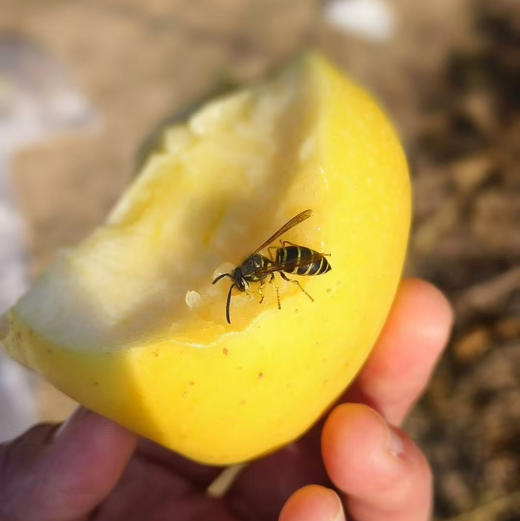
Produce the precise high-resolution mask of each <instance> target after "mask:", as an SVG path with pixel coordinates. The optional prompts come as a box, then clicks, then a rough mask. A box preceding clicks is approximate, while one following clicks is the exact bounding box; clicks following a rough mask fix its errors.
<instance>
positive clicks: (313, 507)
mask: <svg viewBox="0 0 520 521" xmlns="http://www.w3.org/2000/svg"><path fill="white" fill-rule="evenodd" d="M279 521H345V513H344V512H343V505H342V504H341V500H340V498H339V497H338V495H337V494H336V492H334V491H333V490H331V489H330V488H326V487H321V486H319V485H308V486H306V487H303V488H301V489H299V490H297V491H296V492H295V493H294V494H293V495H292V496H291V497H290V498H289V499H288V500H287V502H286V503H285V505H284V507H283V509H282V512H281V513H280V518H279Z"/></svg>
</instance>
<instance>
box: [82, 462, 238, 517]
mask: <svg viewBox="0 0 520 521" xmlns="http://www.w3.org/2000/svg"><path fill="white" fill-rule="evenodd" d="M89 519H90V518H89ZM159 519H161V520H166V519H169V520H175V521H202V520H208V519H211V521H236V518H235V517H233V516H232V515H231V513H230V512H229V510H228V508H227V506H226V505H225V503H224V502H222V501H219V500H216V499H214V498H210V497H208V496H206V495H205V494H203V493H201V492H200V491H197V490H196V489H195V488H194V487H193V486H192V485H191V483H190V482H189V481H188V480H187V479H185V478H183V477H182V476H180V475H178V474H176V473H174V472H172V471H171V469H170V468H169V467H168V466H167V465H164V464H163V463H160V462H158V461H157V462H156V461H153V460H150V459H147V458H143V457H141V456H140V455H136V456H135V457H133V458H132V460H131V461H130V463H129V464H128V466H127V468H126V469H125V472H124V473H123V476H122V477H121V479H120V480H119V482H118V483H117V486H116V487H115V489H114V490H113V491H112V493H111V494H110V496H109V497H108V498H107V499H106V500H105V501H104V502H103V503H102V504H101V506H100V507H99V508H98V509H97V510H96V515H95V516H94V518H93V519H92V521H115V520H124V521H145V520H146V521H151V520H157V521H158V520H159Z"/></svg>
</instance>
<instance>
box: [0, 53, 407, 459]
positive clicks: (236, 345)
mask: <svg viewBox="0 0 520 521" xmlns="http://www.w3.org/2000/svg"><path fill="white" fill-rule="evenodd" d="M306 209H311V210H312V215H311V216H310V217H309V218H308V219H306V220H304V221H303V222H301V223H299V224H298V225H297V226H295V227H293V228H292V229H291V230H290V231H288V232H287V233H286V234H284V235H283V236H282V237H281V238H282V239H284V240H288V241H291V242H293V243H296V244H299V245H302V246H305V247H308V248H312V249H313V250H316V251H318V252H322V253H328V254H330V256H329V257H327V259H328V261H329V262H330V265H331V266H332V269H331V271H329V272H328V273H324V274H321V275H319V276H297V275H290V277H291V278H293V279H297V280H298V281H299V282H300V283H301V285H302V287H303V288H304V290H305V291H306V292H308V293H309V294H310V295H311V296H312V297H313V299H314V301H313V302H312V301H311V300H310V299H309V298H308V297H307V296H306V295H305V294H304V293H303V292H302V291H300V289H299V288H298V287H297V286H296V285H295V284H290V283H288V282H286V281H284V280H283V279H282V278H281V277H280V276H279V274H276V285H277V286H278V287H279V293H280V302H281V309H278V305H277V298H276V291H275V286H274V284H272V283H269V282H268V283H266V284H265V286H264V294H265V298H264V300H263V302H262V303H261V304H260V303H259V295H258V293H257V289H258V286H259V284H258V283H251V290H252V291H251V292H250V294H246V292H240V291H237V290H233V296H232V299H231V309H230V312H231V324H228V323H227V321H226V314H225V307H226V297H227V292H228V289H229V287H230V284H231V281H230V280H229V279H227V278H224V279H223V280H221V281H219V282H218V283H217V284H215V285H213V284H212V280H213V279H214V278H215V277H216V276H217V275H218V274H220V273H223V272H226V271H230V270H232V269H233V267H234V266H237V265H239V264H240V263H241V262H242V261H243V260H244V259H245V258H247V256H248V255H250V254H251V253H252V252H253V251H254V250H255V249H256V248H258V247H259V246H260V245H261V244H262V243H263V242H264V241H265V240H266V239H267V238H268V237H269V236H270V235H271V234H272V233H273V232H274V231H275V230H277V229H278V228H279V227H280V226H282V225H283V224H284V223H285V222H287V221H288V220H289V219H290V218H292V217H293V216H295V215H296V214H298V213H299V212H301V211H303V210H306ZM410 212H411V210H410V185H409V177H408V170H407V165H406V160H405V156H404V154H403V151H402V149H401V146H400V144H399V141H398V138H397V137H396V133H395V131H394V129H393V128H392V126H391V124H390V123H389V121H388V119H387V118H386V116H385V115H384V114H383V112H382V111H381V109H380V108H379V107H378V106H377V104H376V103H374V101H373V100H372V99H371V98H370V97H369V96H368V95H367V94H366V93H365V92H364V91H363V90H362V89H361V88H360V87H358V86H357V85H355V84H354V83H353V82H352V81H350V80H349V79H347V78H346V77H345V76H344V75H343V74H341V73H340V72H339V71H338V70H337V69H335V68H334V67H333V66H332V65H331V64H330V63H329V62H328V61H326V60H325V59H324V58H323V57H321V56H319V55H317V54H314V53H309V54H306V55H304V56H302V57H300V58H298V59H297V60H295V61H294V62H292V63H291V64H290V65H288V66H287V67H286V68H285V69H284V70H282V71H280V72H279V73H277V74H276V75H275V76H274V77H273V78H271V79H269V80H268V81H266V82H264V83H261V84H258V85H255V86H252V87H250V88H246V89H243V90H241V91H238V92H236V93H234V94H231V95H228V96H225V97H221V98H219V99H216V100H214V101H212V102H210V103H208V104H206V105H205V106H204V107H202V108H201V109H200V110H199V111H197V112H196V113H195V114H193V115H192V116H191V118H189V120H188V121H187V122H186V123H185V124H182V125H177V126H174V127H172V128H169V129H168V130H167V131H166V132H165V134H164V140H163V148H162V150H161V151H159V152H157V153H155V154H154V155H153V156H152V157H150V158H149V160H148V162H147V164H146V165H145V166H144V168H143V170H142V172H141V173H140V175H139V177H138V178H137V179H136V180H135V182H134V183H133V184H132V186H131V187H130V188H129V189H128V190H127V192H126V193H125V194H124V195H123V196H122V198H121V200H120V202H119V203H118V204H117V206H116V207H115V209H114V210H113V211H112V213H111V215H110V216H109V218H108V220H107V222H106V224H105V225H104V226H102V227H100V228H99V229H97V230H95V231H94V232H93V233H92V234H91V236H90V237H88V238H87V239H86V240H84V241H83V242H82V243H81V244H80V245H79V246H78V247H77V248H75V249H73V250H68V251H63V252H61V253H60V254H59V255H58V256H57V258H56V260H55V261H54V263H53V264H52V265H51V266H50V267H49V268H48V270H47V271H46V272H45V273H44V274H43V275H42V276H41V277H40V278H39V279H38V280H37V281H36V282H35V284H34V286H33V287H32V289H31V290H30V291H29V292H28V293H27V294H26V295H25V296H23V297H22V298H21V299H20V301H19V302H18V303H17V304H16V306H14V307H13V308H12V310H11V311H10V313H9V332H8V334H7V336H6V338H5V339H4V345H5V347H6V349H7V351H8V352H9V353H10V354H11V356H13V357H14V358H15V359H17V360H19V361H20V362H21V363H23V364H25V365H26V366H28V367H30V368H32V369H34V370H36V371H38V372H39V373H41V374H42V375H43V376H44V377H45V378H47V379H48V380H49V381H50V382H52V383H53V384H54V385H55V386H56V387H58V388H59V389H61V390H62V391H64V392H65V393H67V394H68V395H70V396H71V397H72V398H74V399H76V400H77V401H79V402H80V403H82V404H83V405H85V406H86V407H89V408H90V409H92V410H94V411H97V412H99V413H101V414H103V415H106V416H108V417H109V418H112V419H114V420H115V421H117V422H119V423H121V424H122V425H124V426H126V427H128V428H130V429H132V430H134V431H135V432H137V433H139V434H141V435H143V436H146V437H147V438H150V439H152V440H155V441H157V442H158V443H161V444H162V445H164V446H166V447H169V448H171V449H173V450H175V451H178V452H179V453H181V454H183V455H185V456H187V457H189V458H192V459H194V460H197V461H200V462H205V463H214V464H228V463H235V462H240V461H246V460H248V459H251V458H254V457H256V456H259V455H261V454H264V453H266V452H269V451H272V450H274V449H276V448H277V447H280V446H282V445H284V444H286V443H288V442H290V441H292V440H294V439H295V438H297V437H298V436H300V435H301V434H302V433H303V432H304V431H305V430H306V429H308V428H309V427H310V426H311V425H312V424H313V422H315V421H316V419H317V418H318V417H319V416H320V415H321V414H322V413H323V411H324V410H325V409H326V408H327V406H329V405H330V404H331V403H332V402H333V401H334V400H335V399H336V398H337V397H338V395H339V394H341V392H342V391H343V390H344V389H345V388H346V386H347V385H348V384H349V382H350V381H351V380H352V379H353V378H354V376H355V375H356V373H357V372H358V370H359V369H360V367H361V365H362V364H363V362H364V360H365V359H366V358H367V356H368V354H369V352H370V349H371V348H372V346H373V344H374V342H375V341H376V339H377V337H378V335H379V333H380V331H381V328H382V326H383V324H384V322H385V319H386V316H387V314H388V311H389V309H390V306H391V304H392V301H393V299H394V295H395V293H396V289H397V286H398V284H399V279H400V276H401V271H402V266H403V262H404V258H405V252H406V246H407V239H408V232H409V224H410ZM64 218H66V216H64ZM273 245H274V246H278V247H279V246H280V243H279V241H276V242H275V243H274V244H273ZM261 253H262V254H264V255H267V251H262V252H261Z"/></svg>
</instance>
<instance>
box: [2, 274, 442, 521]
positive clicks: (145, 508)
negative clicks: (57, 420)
mask: <svg viewBox="0 0 520 521" xmlns="http://www.w3.org/2000/svg"><path fill="white" fill-rule="evenodd" d="M451 323H452V312H451V309H450V307H449V304H448V303H447V301H446V299H445V298H444V297H443V296H442V295H441V294H440V292H439V291H438V290H436V289H435V288H434V287H433V286H431V285H430V284H428V283H425V282H423V281H420V280H416V279H408V280H405V281H404V282H403V284H402V285H401V288H400V290H399V292H398V295H397V297H396V300H395V302H394V306H393V309H392V312H391V314H390V316H389V318H388V321H387V323H386V326H385V328H384V330H383V332H382V334H381V336H380V338H379V341H378V343H377V345H376V347H375V348H374V350H373V352H372V354H371V355H370V358H369V360H368V361H367V363H366V364H365V366H364V368H363V370H362V371H361V373H360V374H359V375H358V378H357V379H356V381H355V382H354V383H353V385H352V386H351V387H350V388H349V390H348V391H347V392H346V393H345V395H344V396H343V397H342V398H341V399H340V400H339V402H338V403H339V405H336V406H335V407H334V408H333V409H332V412H330V413H329V414H328V416H327V417H326V418H325V419H324V420H322V421H321V422H320V423H318V424H317V425H316V426H315V427H313V428H312V429H311V430H310V431H309V432H308V433H307V434H306V435H305V436H303V437H302V438H301V439H300V440H299V441H297V442H295V443H292V444H291V445H289V446H288V447H285V448H284V449H281V450H280V451H278V452H276V453H273V454H271V455H269V456H266V457H264V458H261V459H258V460H256V461H253V462H252V463H250V464H249V465H248V466H247V467H246V468H245V469H244V470H243V471H242V473H241V474H240V475H239V477H238V478H237V480H236V481H235V483H234V484H233V486H232V487H231V489H230V490H229V491H228V493H227V494H226V495H225V496H224V498H222V499H216V498H213V497H210V496H208V495H207V494H206V488H207V487H208V485H209V484H210V483H211V482H212V481H213V480H214V479H215V477H216V476H217V475H218V474H219V473H220V471H221V469H220V468H217V467H210V466H205V465H199V464H196V463H193V462H191V461H188V460H186V459H184V458H182V457H180V456H179V455H177V454H174V453H172V452H169V451H167V450H166V449H163V448H161V447H159V446H158V445H156V444H154V443H152V442H150V441H147V440H143V439H140V440H139V439H138V437H137V436H136V435H135V434H133V433H131V432H129V431H127V430H126V429H124V428H123V427H121V426H119V425H117V424H115V423H113V422H112V421H110V420H108V419H106V418H103V417H102V416H99V415H97V414H94V413H92V412H89V411H87V410H85V409H82V408H80V409H78V411H76V413H74V415H73V416H72V417H71V418H70V419H69V420H68V421H67V422H66V423H65V424H64V425H62V426H56V425H50V424H44V425H37V426H36V427H33V428H32V429H30V430H29V431H27V432H26V433H25V434H23V435H22V436H20V437H19V438H17V439H15V440H13V441H12V442H10V443H6V444H3V445H0V521H86V520H88V521H166V520H168V521H202V520H211V521H239V520H240V521H268V520H275V519H277V517H278V515H280V518H279V519H280V521H343V520H345V519H348V520H351V521H352V520H356V521H376V520H377V521H394V520H396V521H397V520H399V521H408V520H409V521H412V520H413V521H425V520H427V519H428V518H429V515H430V509H431V500H432V491H431V484H432V478H431V472H430V469H429V466H428V463H427V461H426V459H425V457H424V456H423V454H422V453H421V451H420V450H419V448H418V447H417V446H416V445H415V444H414V443H413V442H412V441H411V440H410V439H409V438H408V437H407V436H406V434H404V433H403V432H402V431H400V430H399V429H398V428H397V427H396V426H397V425H399V424H401V423H402V421H403V419H404V417H405V416H406V414H407V412H408V411H409V410H410V408H411V407H412V405H413V404H414V402H415V401H416V400H417V398H418V397H419V395H420V394H421V392H422V391H423V389H424V387H425V386H426V384H427V381H428V379H429V376H430V374H431V371H432V369H433V367H434V365H435V362H436V360H437V359H438V357H439V355H440V353H441V351H442V349H443V347H444V346H445V343H446V340H447V337H448V335H449V331H450V327H451ZM352 402H354V403H352ZM376 411H377V412H376ZM280 510H281V514H280ZM344 510H346V512H347V514H345V513H344Z"/></svg>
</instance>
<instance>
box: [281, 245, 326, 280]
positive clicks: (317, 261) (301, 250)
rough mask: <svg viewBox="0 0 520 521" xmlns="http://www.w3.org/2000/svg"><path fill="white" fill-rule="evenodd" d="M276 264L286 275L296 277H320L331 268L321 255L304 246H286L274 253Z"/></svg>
mask: <svg viewBox="0 0 520 521" xmlns="http://www.w3.org/2000/svg"><path fill="white" fill-rule="evenodd" d="M276 264H278V265H280V266H283V271H285V272H286V273H295V274H296V275H321V274H322V273H326V272H327V271H330V269H331V267H330V264H329V262H328V261H327V259H326V258H325V257H324V256H323V254H321V253H318V252H317V251H314V250H311V249H310V248H306V247H305V246H287V247H285V248H278V250H277V251H276Z"/></svg>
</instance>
